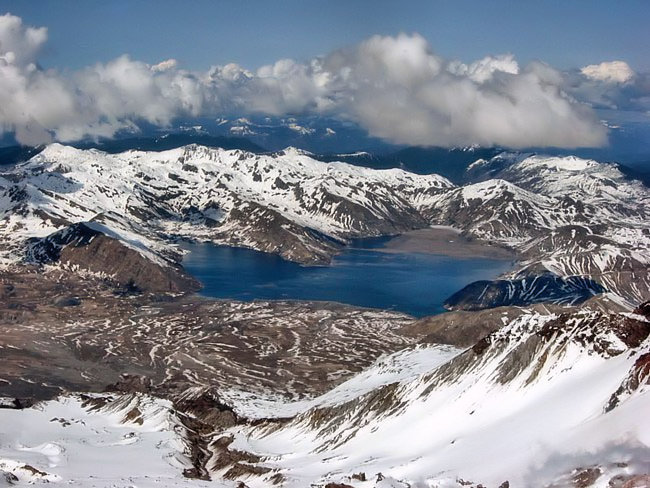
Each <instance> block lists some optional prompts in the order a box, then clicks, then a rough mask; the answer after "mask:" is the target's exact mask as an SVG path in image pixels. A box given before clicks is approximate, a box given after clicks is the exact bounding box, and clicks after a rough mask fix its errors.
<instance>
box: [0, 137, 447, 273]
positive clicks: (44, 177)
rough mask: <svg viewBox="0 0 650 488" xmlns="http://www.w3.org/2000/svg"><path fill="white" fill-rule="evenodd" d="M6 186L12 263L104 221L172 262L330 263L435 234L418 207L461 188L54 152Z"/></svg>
mask: <svg viewBox="0 0 650 488" xmlns="http://www.w3.org/2000/svg"><path fill="white" fill-rule="evenodd" d="M7 176H9V178H11V180H12V182H13V184H12V183H10V182H9V181H7V182H6V183H5V185H3V186H4V192H3V195H2V198H1V200H0V203H1V205H2V206H1V209H2V210H1V211H2V216H3V227H4V228H5V229H6V230H7V231H8V232H10V233H11V234H12V239H11V241H10V240H9V239H7V248H8V250H7V251H5V253H3V254H4V256H3V258H4V260H5V261H11V260H15V259H16V258H17V257H18V256H19V255H20V252H21V251H20V238H26V237H34V236H38V237H43V236H45V235H47V234H49V233H52V232H54V231H55V230H58V229H59V228H61V226H64V225H69V224H71V223H75V222H79V221H99V222H101V223H103V224H104V225H106V226H107V227H109V228H111V229H112V230H113V231H115V232H117V233H121V234H123V235H124V237H125V239H126V240H127V241H129V240H130V241H135V242H138V243H141V244H142V245H144V247H146V248H148V249H152V250H153V251H154V252H157V253H160V254H162V255H170V256H173V254H174V248H173V246H170V245H169V244H168V242H169V241H170V240H171V239H172V238H174V237H177V236H178V237H187V238H194V239H204V240H212V241H215V242H220V243H225V244H234V245H240V246H246V247H253V248H257V249H262V250H266V251H269V252H278V253H280V254H281V255H283V256H285V257H286V258H288V259H293V260H296V261H302V262H306V263H310V262H311V263H313V262H326V261H327V260H329V256H331V254H332V253H333V252H335V250H336V247H337V245H336V240H344V239H346V238H349V237H357V236H370V235H381V234H387V233H397V232H401V231H405V230H408V229H410V228H417V227H423V226H426V222H425V221H424V219H423V218H422V217H421V216H420V215H419V214H418V212H417V211H416V210H415V209H414V208H413V206H412V205H411V203H410V200H411V199H413V198H415V197H416V196H417V195H419V194H421V193H435V192H436V191H440V190H442V189H444V188H448V187H451V186H452V185H451V183H450V182H448V181H447V180H445V179H444V178H442V177H439V176H435V175H432V176H418V175H414V174H411V173H407V172H404V171H401V170H383V171H372V170H366V169H363V168H359V167H355V166H351V165H348V164H344V163H332V164H326V163H321V162H318V161H316V160H313V159H312V158H310V157H309V156H307V155H305V154H304V153H303V152H301V151H298V150H295V149H292V148H289V149H287V150H285V151H283V152H281V153H277V154H275V155H271V156H258V155H254V154H252V153H246V152H243V151H239V150H235V151H224V150H220V149H208V148H205V147H198V146H187V147H184V148H179V149H175V150H170V151H165V152H160V153H144V152H137V151H128V152H126V153H122V154H116V155H111V154H106V153H102V152H100V151H96V150H89V151H82V150H77V149H73V148H70V147H65V146H61V145H58V144H53V145H50V146H48V147H47V148H46V149H45V150H44V151H43V152H42V153H40V154H39V155H38V156H36V157H34V158H32V160H30V161H29V162H27V163H25V164H23V165H21V166H19V167H17V168H16V169H15V170H14V171H12V173H11V174H10V175H5V178H7ZM261 234H265V235H261ZM16 238H18V239H16ZM332 239H335V241H332ZM12 243H13V245H11V244H12Z"/></svg>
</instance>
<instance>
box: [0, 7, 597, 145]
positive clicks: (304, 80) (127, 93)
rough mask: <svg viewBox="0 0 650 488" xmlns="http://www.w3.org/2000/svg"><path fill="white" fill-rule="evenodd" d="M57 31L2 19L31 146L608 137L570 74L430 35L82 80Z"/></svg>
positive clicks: (106, 72)
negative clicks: (335, 121) (264, 118)
mask: <svg viewBox="0 0 650 488" xmlns="http://www.w3.org/2000/svg"><path fill="white" fill-rule="evenodd" d="M46 40H47V31H46V30H45V29H43V28H40V29H34V28H31V27H27V26H25V25H23V23H22V22H21V19H19V18H17V17H13V16H10V15H5V16H2V17H0V130H1V131H4V132H7V131H9V132H13V133H15V135H16V138H17V139H18V140H19V141H20V142H22V143H25V144H35V143H39V142H48V141H50V140H52V139H57V140H61V141H70V140H75V139H79V138H83V137H89V136H90V137H99V136H105V137H111V136H112V135H114V134H115V132H116V131H118V130H120V129H124V128H132V127H135V126H136V124H137V123H138V122H139V121H141V120H146V121H147V122H149V123H152V124H156V125H159V126H166V125H168V124H170V123H171V122H172V121H173V119H174V118H175V117H180V116H201V115H205V116H219V115H220V114H225V113H240V114H242V115H243V114H246V113H252V112H257V113H266V114H272V115H282V114H299V113H315V114H319V113H320V114H327V115H330V116H338V117H341V118H346V119H351V120H354V121H356V122H358V123H359V124H360V125H361V126H362V127H364V128H365V129H367V130H368V131H369V132H370V133H371V134H372V135H374V136H377V137H381V138H384V139H386V140H389V141H392V142H396V143H402V144H417V145H441V146H451V145H467V144H474V143H478V144H483V145H501V146H509V147H523V146H564V147H577V146H596V145H601V144H603V143H605V142H606V129H605V128H604V127H603V126H602V125H601V124H600V123H599V121H598V120H597V119H596V117H595V116H594V114H593V113H592V111H591V110H590V109H589V108H588V107H586V106H584V105H582V104H580V103H578V102H576V101H575V100H574V99H573V98H571V97H569V96H567V95H566V94H565V93H564V91H563V86H564V84H565V80H564V78H563V76H562V75H561V74H560V73H558V72H557V71H555V70H553V69H552V68H550V67H549V66H546V65H543V64H540V63H533V64H531V65H529V66H525V67H523V68H520V66H519V65H518V63H517V62H516V60H515V59H514V58H513V57H512V56H511V55H503V56H496V57H486V58H484V59H481V60H479V61H476V62H474V63H470V64H464V63H461V62H458V61H449V60H446V59H444V58H442V57H441V56H439V55H437V54H434V53H433V52H432V51H431V49H430V47H429V45H428V44H427V42H426V40H425V39H424V38H423V37H421V36H419V35H405V34H401V35H399V36H396V37H381V36H375V37H372V38H370V39H368V40H366V41H364V42H362V43H360V44H358V45H356V46H353V47H351V48H348V49H343V50H339V51H336V52H333V53H331V54H329V55H327V56H325V57H322V58H315V59H313V60H311V61H309V62H307V63H298V62H295V61H293V60H289V59H283V60H279V61H277V62H276V63H274V64H272V65H268V66H263V67H261V68H259V69H258V70H256V71H254V72H253V71H249V70H246V69H244V68H242V67H241V66H239V65H237V64H228V65H225V66H215V67H213V68H211V69H210V70H208V71H206V72H190V71H185V70H182V69H179V68H178V63H177V62H176V60H174V59H168V60H165V61H162V62H160V63H158V64H155V65H153V66H151V65H149V64H146V63H143V62H140V61H136V60H132V59H131V58H130V57H128V56H126V55H124V56H121V57H119V58H117V59H114V60H112V61H110V62H108V63H100V64H96V65H94V66H89V67H87V68H85V69H82V70H79V71H78V72H75V73H71V74H62V73H60V72H57V71H55V70H41V69H39V68H38V67H37V63H36V61H37V57H38V53H39V51H40V49H41V48H42V46H43V45H44V43H45V42H46Z"/></svg>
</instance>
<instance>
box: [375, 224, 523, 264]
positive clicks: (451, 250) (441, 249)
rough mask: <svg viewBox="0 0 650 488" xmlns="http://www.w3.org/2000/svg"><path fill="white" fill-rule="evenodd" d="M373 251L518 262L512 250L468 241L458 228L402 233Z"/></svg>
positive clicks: (483, 242)
mask: <svg viewBox="0 0 650 488" xmlns="http://www.w3.org/2000/svg"><path fill="white" fill-rule="evenodd" d="M372 250H373V251H377V252H384V253H424V254H439V255H442V256H451V257H457V258H487V259H500V260H513V261H514V260H516V259H517V253H516V252H515V251H513V250H510V249H507V248H505V247H501V246H496V245H492V244H489V243H487V242H485V241H478V240H471V239H468V238H466V237H465V236H463V235H462V234H461V232H460V231H459V230H458V229H454V228H453V227H447V226H433V227H429V228H426V229H418V230H412V231H409V232H405V233H404V234H400V235H398V236H395V237H393V238H392V239H391V240H389V241H388V242H386V243H385V244H384V245H383V246H382V247H377V248H372Z"/></svg>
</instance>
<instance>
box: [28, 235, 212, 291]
mask: <svg viewBox="0 0 650 488" xmlns="http://www.w3.org/2000/svg"><path fill="white" fill-rule="evenodd" d="M28 259H30V260H33V261H35V262H37V263H41V264H51V263H61V264H63V265H65V266H67V267H72V268H74V269H82V270H86V271H89V272H92V273H97V274H98V275H103V276H106V277H108V278H110V279H111V280H113V281H115V283H116V284H117V286H120V287H129V286H130V287H134V286H135V287H137V289H139V290H145V291H166V292H180V291H193V290H198V289H199V287H200V285H199V284H198V282H197V281H196V280H195V279H194V278H192V277H190V276H189V275H187V274H186V273H185V272H184V271H183V269H182V268H181V267H180V266H179V265H178V264H176V263H173V262H166V263H165V264H164V265H163V264H158V263H156V262H154V261H152V260H150V259H148V258H147V257H145V256H144V255H143V254H142V253H140V252H138V251H136V250H134V249H132V248H130V247H128V246H127V245H125V244H124V243H123V242H122V241H121V240H119V239H117V238H115V237H111V236H108V235H106V234H105V233H103V232H101V231H100V230H97V229H96V228H94V227H91V226H89V225H88V224H85V223H79V224H74V225H71V226H69V227H67V228H65V229H63V230H61V231H57V232H55V233H54V234H51V235H50V236H48V237H46V238H44V239H37V240H35V241H34V242H33V243H32V244H31V246H30V248H29V257H28Z"/></svg>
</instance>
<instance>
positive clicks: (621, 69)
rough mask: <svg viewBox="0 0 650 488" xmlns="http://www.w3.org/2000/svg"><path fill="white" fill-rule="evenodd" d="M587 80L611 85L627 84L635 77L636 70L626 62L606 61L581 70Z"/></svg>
mask: <svg viewBox="0 0 650 488" xmlns="http://www.w3.org/2000/svg"><path fill="white" fill-rule="evenodd" d="M580 72H581V73H582V74H583V75H585V76H586V77H587V78H590V79H592V80H598V81H606V82H610V83H625V82H627V81H630V80H631V79H632V78H633V77H634V74H635V73H634V70H633V69H632V68H630V65H629V64H627V63H626V62H625V61H604V62H602V63H600V64H590V65H589V66H585V67H584V68H582V69H581V70H580Z"/></svg>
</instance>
